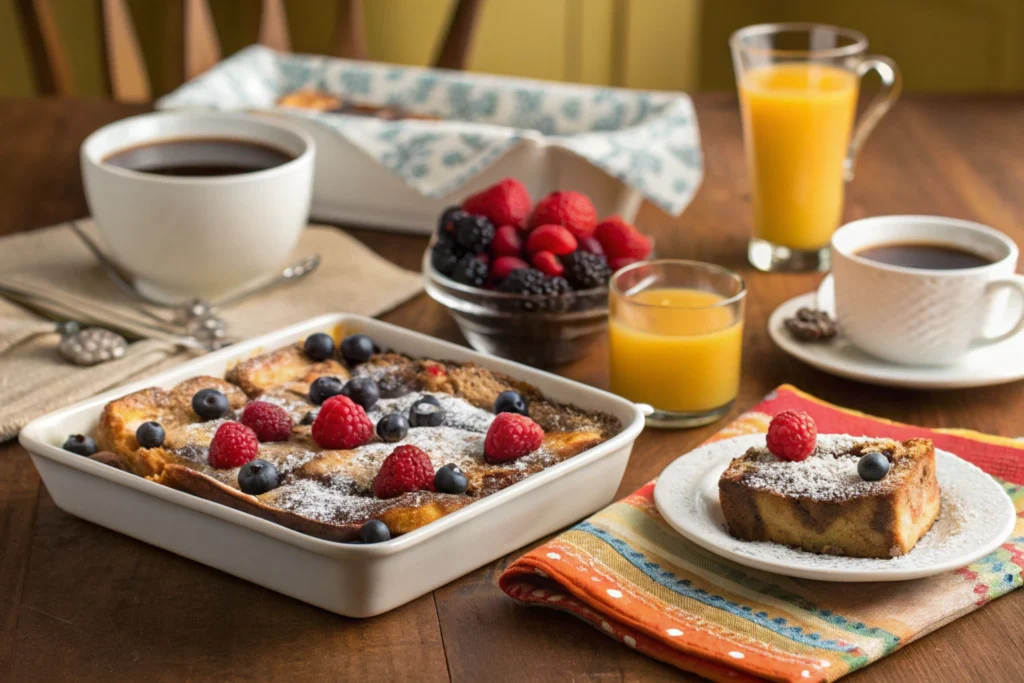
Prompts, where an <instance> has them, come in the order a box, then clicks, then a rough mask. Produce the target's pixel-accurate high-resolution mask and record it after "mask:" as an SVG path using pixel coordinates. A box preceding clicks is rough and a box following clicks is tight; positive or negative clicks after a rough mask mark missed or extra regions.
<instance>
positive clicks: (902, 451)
mask: <svg viewBox="0 0 1024 683" xmlns="http://www.w3.org/2000/svg"><path fill="white" fill-rule="evenodd" d="M872 451H878V452H881V453H883V454H884V455H885V456H886V457H887V458H888V460H889V462H890V468H889V472H888V474H886V476H885V477H884V478H883V479H882V480H881V481H878V482H866V481H863V480H861V479H860V478H859V477H858V476H857V475H856V463H857V460H859V458H860V457H861V456H862V455H864V454H866V453H870V452H872ZM718 489H719V498H720V501H721V504H722V512H723V514H724V515H725V520H726V523H727V525H728V528H729V533H730V534H732V535H733V536H735V537H736V538H739V539H742V540H745V541H771V542H774V543H781V544H783V545H788V546H794V547H797V548H801V549H803V550H808V551H811V552H816V553H824V554H829V555H846V556H850V557H873V558H891V557H898V556H900V555H904V554H906V553H908V552H910V551H911V549H913V547H914V545H915V544H916V543H917V542H918V540H920V538H921V537H922V536H923V535H924V534H925V533H927V531H928V530H929V529H930V528H931V526H932V523H933V522H934V521H935V519H936V517H938V514H939V506H940V503H939V498H940V496H939V484H938V480H937V479H936V476H935V448H934V446H933V445H932V442H931V441H929V440H928V439H909V440H907V441H904V442H902V443H901V442H898V441H891V440H886V439H881V440H863V439H862V440H853V439H850V438H849V437H847V438H845V439H842V438H840V439H839V440H838V441H837V443H836V444H835V445H834V446H833V447H831V448H822V447H821V446H820V445H819V447H818V448H817V449H816V450H815V452H814V453H813V454H812V455H811V457H810V458H808V459H807V460H805V461H803V462H800V463H795V462H782V461H779V460H778V459H776V458H775V456H773V455H771V453H769V452H768V451H767V449H764V448H751V449H750V450H748V451H747V452H746V453H745V454H744V455H743V456H742V457H739V458H736V459H735V460H733V461H732V463H731V464H730V465H729V468H728V469H727V470H726V471H725V472H724V473H723V474H722V476H721V478H720V479H719V482H718Z"/></svg>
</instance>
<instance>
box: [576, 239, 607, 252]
mask: <svg viewBox="0 0 1024 683" xmlns="http://www.w3.org/2000/svg"><path fill="white" fill-rule="evenodd" d="M577 241H578V242H579V244H580V246H579V250H580V251H585V252H587V253H590V254H597V255H598V256H601V257H604V248H603V247H602V246H601V243H600V242H598V241H597V238H596V237H594V236H593V235H587V236H586V237H580V238H579V240H577Z"/></svg>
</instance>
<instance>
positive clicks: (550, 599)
mask: <svg viewBox="0 0 1024 683" xmlns="http://www.w3.org/2000/svg"><path fill="white" fill-rule="evenodd" d="M787 409H795V410H804V411H807V412H808V413H810V414H811V415H812V416H813V417H814V419H815V420H816V421H817V423H818V429H819V431H820V432H821V433H848V434H856V435H860V434H865V435H871V436H880V437H883V436H884V437H891V438H894V439H901V440H902V439H908V438H910V437H914V436H922V437H927V438H930V439H932V440H933V441H934V442H935V445H936V446H937V447H939V448H942V449H944V450H948V451H950V452H953V453H956V454H957V455H959V456H960V457H962V458H964V459H965V460H968V461H969V462H972V463H974V464H975V465H977V466H978V467H980V468H981V469H983V470H985V471H986V472H988V473H989V474H991V475H992V476H994V477H996V478H997V479H998V480H999V481H1000V483H1001V484H1003V486H1004V487H1005V488H1006V491H1007V493H1009V495H1010V497H1011V498H1012V499H1013V501H1014V504H1015V505H1016V507H1017V510H1018V512H1020V515H1019V517H1020V519H1019V521H1018V523H1017V527H1016V529H1015V532H1014V535H1013V537H1012V538H1011V539H1010V540H1009V541H1008V542H1007V543H1005V544H1004V545H1003V546H1002V547H1000V548H999V550H997V551H995V552H993V553H992V554H991V555H988V556H987V557H985V558H983V559H982V560H979V561H978V562H976V563H974V564H972V565H970V566H968V567H964V568H963V569H959V570H956V571H953V572H949V573H947V574H942V575H939V576H934V577H930V578H926V579H918V580H915V581H904V582H895V583H867V584H864V583H862V584H842V583H827V582H820V581H809V580H804V579H792V578H788V577H784V576H778V575H774V574H769V573H766V572H761V571H757V570H754V569H748V568H746V567H743V566H740V565H737V564H734V563H732V562H729V561H727V560H724V559H721V558H719V557H717V556H716V555H714V554H712V553H710V552H708V551H706V550H703V549H701V548H700V547H698V546H696V545H694V544H692V543H690V542H689V541H687V540H685V539H683V538H682V537H681V536H679V535H678V534H677V533H675V532H674V531H673V530H672V529H671V528H670V527H669V526H668V525H667V524H666V523H665V522H664V521H663V520H662V519H661V516H660V515H659V514H658V511H657V509H656V508H655V505H654V498H653V493H654V482H651V483H649V484H647V485H646V486H644V487H642V488H641V489H640V490H638V491H636V492H634V493H633V494H632V495H630V496H627V497H626V498H624V499H623V500H620V501H618V502H616V503H613V504H612V505H610V506H609V507H607V508H605V509H604V510H602V511H600V512H598V513H597V514H595V515H594V516H592V517H590V518H589V519H587V520H585V521H583V522H581V523H580V524H578V525H577V526H575V527H573V528H572V529H570V530H568V531H566V532H565V533H563V534H560V535H559V536H557V537H555V538H554V539H552V540H551V541H550V542H548V543H545V544H544V545H542V546H540V547H538V548H537V549H535V550H532V551H530V552H529V553H527V554H526V555H524V556H523V557H521V558H519V559H518V560H516V561H515V562H514V563H513V564H512V565H511V566H510V567H509V568H508V569H507V570H506V571H505V573H504V574H503V575H502V576H501V578H500V579H499V584H500V586H501V588H502V589H503V590H504V591H505V592H506V593H507V594H508V595H509V596H511V597H512V598H513V599H515V600H517V601H518V602H520V603H522V604H526V605H537V606H544V607H551V608H554V609H560V610H563V611H566V612H569V613H570V614H573V615H575V616H577V617H579V618H580V619H583V620H585V621H587V622H589V623H590V624H592V625H593V626H594V627H595V628H598V629H601V630H602V631H604V632H605V633H606V634H607V635H608V636H610V637H612V638H614V639H616V640H618V641H620V642H622V643H624V644H625V645H626V646H627V647H631V648H634V649H636V650H639V651H640V652H643V653H644V654H646V655H649V656H651V657H654V658H655V659H659V660H661V661H663V662H667V663H669V664H672V665H673V666H677V667H679V668H680V669H685V670H686V671H691V672H693V673H696V674H699V675H701V676H704V677H706V678H710V679H712V680H715V681H743V680H754V679H758V678H767V679H770V680H776V681H834V680H836V679H837V678H840V677H842V676H844V675H846V674H847V673H849V672H851V671H854V670H855V669H859V668H861V667H864V666H867V665H868V664H870V663H871V662H873V661H875V660H877V659H880V658H881V657H884V656H886V655H887V654H889V653H891V652H893V651H895V650H897V649H899V648H900V647H902V646H903V645H906V644H907V643H909V642H911V641H913V640H915V639H917V638H920V637H921V636H923V635H925V634H927V633H930V632H931V631H933V630H935V629H937V628H939V627H940V626H943V625H944V624H947V623H949V622H950V621H952V620H954V619H956V618H958V617H960V616H962V615H964V614H967V613H968V612H972V611H974V610H976V609H978V608H979V607H981V606H982V605H984V604H986V603H987V602H989V601H991V600H994V599H995V598H998V597H999V596H1001V595H1004V594H1006V593H1008V592H1010V591H1012V590H1014V589H1015V588H1019V587H1020V586H1021V584H1022V583H1024V444H1022V443H1020V442H1017V441H1013V440H1011V439H1005V438H1000V437H994V436H989V435H985V434H980V433H977V432H971V431H966V430H942V429H937V430H931V429H924V428H921V427H912V426H909V425H904V424H899V423H896V422H889V421H886V420H882V419H879V418H876V417H871V416H868V415H864V414H862V413H858V412H854V411H852V410H846V409H843V408H839V407H836V406H833V405H830V404H828V403H825V402H823V401H820V400H818V399H816V398H814V397H812V396H809V395H807V394H804V393H802V392H800V391H799V390H797V389H795V388H794V387H791V386H783V387H780V388H779V389H778V390H777V391H775V392H773V393H772V394H771V395H770V396H768V397H767V398H766V399H765V400H764V401H763V402H762V403H761V404H760V405H758V406H757V407H755V408H754V409H753V410H751V411H750V412H748V413H745V414H744V415H742V416H741V417H740V418H739V419H737V420H736V421H735V422H733V423H732V424H730V425H729V426H728V427H726V428H725V429H723V430H722V431H721V432H719V433H718V434H716V435H715V436H714V437H713V439H712V440H719V439H725V438H730V437H733V436H738V435H741V434H754V433H763V432H765V431H767V428H768V422H769V420H770V416H772V415H775V414H777V413H779V412H781V411H783V410H787Z"/></svg>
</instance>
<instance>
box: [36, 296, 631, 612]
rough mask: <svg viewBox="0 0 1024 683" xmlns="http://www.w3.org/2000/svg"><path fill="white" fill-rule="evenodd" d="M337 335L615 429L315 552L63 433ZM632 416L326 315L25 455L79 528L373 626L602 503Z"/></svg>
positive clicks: (290, 535)
mask: <svg viewBox="0 0 1024 683" xmlns="http://www.w3.org/2000/svg"><path fill="white" fill-rule="evenodd" d="M339 324H340V325H343V326H344V328H345V330H346V332H347V333H351V332H352V331H359V332H364V333H366V334H369V335H370V336H371V337H373V338H374V339H375V340H376V341H377V342H378V343H379V344H381V345H382V346H385V347H389V348H393V349H395V350H397V351H401V352H404V353H407V354H409V355H413V356H427V357H431V358H439V359H448V360H455V361H462V362H466V361H472V362H474V363H477V364H478V365H480V366H482V367H486V368H490V369H492V370H497V371H501V372H506V373H508V374H510V375H512V376H514V377H516V378H518V379H521V380H524V381H526V382H529V383H531V384H533V385H534V386H536V387H537V388H539V389H540V390H541V391H542V392H544V394H546V395H547V396H549V397H551V398H553V399H555V400H558V401H562V402H566V403H572V404H575V405H577V406H579V407H581V408H586V409H590V410H599V411H603V412H606V413H609V414H611V415H614V416H615V417H617V418H618V419H619V420H620V421H621V422H622V425H623V431H622V432H621V433H620V434H618V435H617V436H615V437H614V438H612V439H610V440H608V441H606V442H605V443H603V444H601V445H599V446H597V447H596V448H592V449H590V450H589V451H586V452H584V453H581V454H580V455H577V456H575V457H573V458H570V459H569V460H566V461H564V462H562V463H559V464H558V465H555V466H553V467H550V468H548V469H546V470H544V471H542V472H538V473H537V474H534V475H532V476H530V477H528V478H526V479H525V480H523V481H521V482H519V483H517V484H515V485H513V486H510V487H508V488H506V489H504V490H502V491H499V492H497V493H495V494H493V495H491V496H488V497H487V498H484V499H482V500H480V501H478V502H475V503H473V504H472V505H469V506H467V507H465V508H463V509H461V510H458V511H457V512H454V513H452V514H450V515H448V516H446V517H443V518H441V519H439V520H437V521H435V522H432V523H430V524H428V525H426V526H424V527H422V528H420V529H417V530H416V531H413V532H412V533H409V534H406V535H404V536H399V537H398V538H395V539H393V540H391V541H388V542H386V543H379V544H376V545H349V544H343V543H333V542H330V541H324V540H321V539H318V538H313V537H312V536H307V535H305V534H302V533H299V532H297V531H293V530H291V529H287V528H285V527H282V526H279V525H277V524H274V523H272V522H269V521H266V520H263V519H260V518H258V517H254V516H252V515H249V514H246V513H244V512H240V511H238V510H233V509H231V508H228V507H225V506H223V505H220V504H218V503H214V502H212V501H208V500H205V499H203V498H198V497H195V496H191V495H189V494H187V493H183V492H181V491H177V490H174V489H170V488H168V487H166V486H162V485H160V484H156V483H154V482H151V481H148V480H146V479H143V478H141V477H138V476H135V475H133V474H129V473H127V472H122V471H121V470H118V469H115V468H113V467H109V466H107V465H103V464H101V463H98V462H95V461H93V460H89V459H88V458H83V457H81V456H77V455H74V454H72V453H69V452H67V451H65V450H63V449H62V448H61V447H60V445H61V444H62V443H63V441H64V439H65V438H66V437H67V435H68V434H72V433H91V432H93V431H94V430H95V428H96V424H97V420H98V418H99V416H100V413H101V412H102V410H103V406H104V405H105V404H106V403H107V402H108V401H110V400H111V399H114V398H117V397H119V396H122V395H124V394H126V393H129V392H132V391H136V390H138V389H141V388H144V387H147V386H161V387H165V388H167V387H171V386H173V385H175V384H177V383H178V382H180V381H182V380H184V379H186V378H189V377H193V376H196V375H204V374H205V375H213V376H223V374H224V373H225V371H226V370H227V368H228V367H229V366H231V365H232V364H233V363H234V362H236V361H238V360H240V359H245V358H248V357H250V356H252V355H254V354H257V353H260V352H263V351H268V350H272V349H276V348H279V347H282V346H285V345H287V344H290V343H293V342H295V341H297V340H299V339H302V338H304V337H306V336H308V335H309V334H311V333H313V332H319V331H331V330H333V329H334V328H335V326H336V325H339ZM643 425H644V418H643V414H642V412H641V410H640V408H638V407H637V406H636V405H634V404H633V403H631V402H629V401H627V400H625V399H623V398H620V397H618V396H614V395H612V394H609V393H607V392H604V391H600V390H598V389H594V388H592V387H589V386H585V385H583V384H579V383H577V382H572V381H569V380H566V379H563V378H561V377H558V376H556V375H552V374H550V373H547V372H542V371H539V370H534V369H532V368H528V367H525V366H523V365H519V364H518V363H513V362H511V361H507V360H502V359H500V358H493V357H490V356H485V355H483V354H480V353H476V352H475V351H471V350H469V349H466V348H463V347H461V346H457V345H455V344H450V343H447V342H443V341H439V340H437V339H434V338H432V337H428V336H426V335H422V334H418V333H416V332H410V331H409V330H405V329H402V328H400V327H396V326H394V325H389V324H387V323H383V322H380V321H379V320H373V319H370V318H364V317H361V316H354V315H347V314H332V315H325V316H321V317H318V318H313V319H311V320H308V321H306V322H303V323H299V324H297V325H293V326H291V327H287V328H285V329H283V330H279V331H277V332H273V333H271V334H267V335H264V336H262V337H257V338H255V339H251V340H249V341H246V342H242V343H240V344H236V345H234V346H231V347H228V348H226V349H223V350H221V351H218V352H215V353H211V354H209V355H206V356H204V357H202V358H198V359H196V360H193V361H189V362H187V363H183V364H182V365H180V366H178V367H176V368H174V369H172V370H169V371H167V372H163V373H160V374H159V375H156V376H154V377H151V378H148V379H146V380H143V381H141V382H136V383H133V384H130V385H126V386H123V387H120V388H118V389H116V390H114V391H110V392H107V393H106V394H103V395H100V396H96V397H95V398H92V399H89V400H87V401H83V402H82V403H79V404H77V405H74V406H71V407H68V408H64V409H63V410H59V411H56V412H54V413H51V414H49V415H46V416H44V417H41V418H39V419H37V420H35V421H33V422H32V423H31V424H29V425H28V426H26V427H25V428H24V429H23V430H22V431H21V435H20V441H21V444H22V445H23V446H24V447H25V448H26V449H27V450H28V452H29V453H30V454H31V456H32V462H33V463H34V464H35V466H36V468H37V469H38V470H39V474H40V476H41V477H42V478H43V482H44V483H45V484H46V487H47V489H49V491H50V495H51V496H53V499H54V502H56V503H57V505H58V506H59V507H60V508H61V509H63V510H65V511H66V512H69V513H71V514H73V515H76V516H78V517H82V518H83V519H87V520H89V521H91V522H94V523H96V524H99V525H101V526H105V527H108V528H110V529H113V530H115V531H119V532H121V533H123V534H127V535H129V536H132V537H133V538H137V539H139V540H140V541H145V542H147V543H151V544H153V545H155V546H158V547H160V548H164V549H165V550H169V551H171V552H174V553H177V554H179V555H182V556H184V557H188V558H190V559H193V560H195V561H197V562H202V563H203V564H207V565H209V566H211V567H216V568H217V569H220V570H222V571H225V572H228V573H229V574H233V575H235V576H237V577H239V578H243V579H246V580H247V581H252V582H253V583H256V584H259V585H261V586H264V587H266V588H270V589H272V590H275V591H278V592H280V593H284V594H285V595H290V596H292V597H294V598H298V599H299V600H303V601H305V602H308V603H310V604H313V605H316V606H318V607H323V608H324V609H327V610H330V611H332V612H337V613H338V614H343V615H346V616H351V617H369V616H373V615H375V614H380V613H382V612H386V611H387V610H390V609H393V608H395V607H397V606H399V605H401V604H403V603H406V602H408V601H410V600H413V599H415V598H417V597H419V596H421V595H423V594H424V593H427V592H429V591H431V590H433V589H435V588H437V587H438V586H442V585H444V584H446V583H448V582H449V581H451V580H453V579H455V578H457V577H459V576H462V575H463V574H466V573H468V572H470V571H472V570H473V569H476V568H477V567H479V566H481V565H483V564H486V563H488V562H491V561H493V560H495V559H497V558H499V557H501V556H503V555H505V554H507V553H509V552H511V551H513V550H515V549H516V548H520V547H522V546H524V545H526V544H527V543H530V542H532V541H534V540H536V539H538V538H540V537H541V536H544V535H546V534H549V533H551V532H553V531H556V530H557V529H560V528H562V527H565V526H567V525H569V524H571V523H573V522H575V521H577V520H579V519H582V518H583V517H585V516H587V515H589V514H590V513H592V512H594V511H596V510H598V509H600V508H601V507H603V506H604V505H606V504H608V503H609V502H610V501H611V500H612V498H613V496H614V495H615V491H616V490H617V488H618V486H619V482H620V481H621V479H622V474H623V472H624V471H625V468H626V463H627V462H628V461H629V453H630V450H631V449H632V447H633V441H634V440H635V439H636V437H637V435H638V434H639V433H640V431H641V430H642V429H643Z"/></svg>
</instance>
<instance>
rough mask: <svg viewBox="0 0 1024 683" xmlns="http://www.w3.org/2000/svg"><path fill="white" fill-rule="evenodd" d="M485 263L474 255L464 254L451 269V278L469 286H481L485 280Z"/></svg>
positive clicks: (486, 270)
mask: <svg viewBox="0 0 1024 683" xmlns="http://www.w3.org/2000/svg"><path fill="white" fill-rule="evenodd" d="M487 272H488V269H487V264H486V263H484V262H483V261H481V260H480V259H478V258H477V257H476V256H472V255H466V256H463V257H462V258H461V259H459V263H458V264H457V265H456V266H455V269H454V270H453V271H452V279H453V280H455V281H456V282H461V283H462V284H464V285H469V286H470V287H483V286H484V283H485V282H487Z"/></svg>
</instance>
